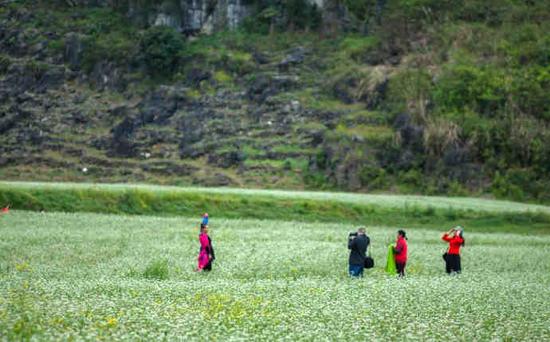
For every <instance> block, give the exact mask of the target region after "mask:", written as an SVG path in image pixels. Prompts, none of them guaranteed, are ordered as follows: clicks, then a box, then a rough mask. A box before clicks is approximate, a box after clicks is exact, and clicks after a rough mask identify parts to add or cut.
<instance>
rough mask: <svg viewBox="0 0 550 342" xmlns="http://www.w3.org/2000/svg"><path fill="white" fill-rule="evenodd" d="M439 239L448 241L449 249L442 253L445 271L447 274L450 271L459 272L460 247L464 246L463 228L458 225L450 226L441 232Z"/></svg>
mask: <svg viewBox="0 0 550 342" xmlns="http://www.w3.org/2000/svg"><path fill="white" fill-rule="evenodd" d="M441 239H442V240H444V241H447V242H448V243H449V249H448V250H447V253H445V254H444V259H445V271H447V273H448V274H451V273H452V272H456V273H460V272H461V271H462V267H461V265H460V247H462V246H464V229H463V228H462V227H460V226H456V227H454V228H451V229H450V230H449V231H448V232H446V233H444V234H443V236H442V237H441Z"/></svg>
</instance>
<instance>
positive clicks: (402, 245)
mask: <svg viewBox="0 0 550 342" xmlns="http://www.w3.org/2000/svg"><path fill="white" fill-rule="evenodd" d="M393 252H394V254H393V255H394V258H395V267H396V268H397V274H398V275H399V277H404V276H405V265H406V264H407V234H406V233H405V231H404V230H399V231H397V241H396V242H395V247H394V248H393Z"/></svg>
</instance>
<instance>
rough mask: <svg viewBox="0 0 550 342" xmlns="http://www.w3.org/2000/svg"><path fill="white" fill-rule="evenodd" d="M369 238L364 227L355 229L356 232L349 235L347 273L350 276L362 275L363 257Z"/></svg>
mask: <svg viewBox="0 0 550 342" xmlns="http://www.w3.org/2000/svg"><path fill="white" fill-rule="evenodd" d="M369 243H370V239H369V237H368V236H367V235H366V234H365V228H359V229H357V233H352V234H350V235H349V239H348V249H349V250H350V253H349V275H350V276H352V277H362V276H363V268H364V267H365V257H366V254H367V247H368V246H369Z"/></svg>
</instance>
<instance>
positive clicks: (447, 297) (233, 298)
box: [0, 211, 550, 341]
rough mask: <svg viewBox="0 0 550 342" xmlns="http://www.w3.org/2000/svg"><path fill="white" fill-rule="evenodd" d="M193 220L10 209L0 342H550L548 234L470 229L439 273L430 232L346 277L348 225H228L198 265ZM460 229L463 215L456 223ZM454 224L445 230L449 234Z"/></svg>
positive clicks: (0, 258) (0, 222)
mask: <svg viewBox="0 0 550 342" xmlns="http://www.w3.org/2000/svg"><path fill="white" fill-rule="evenodd" d="M198 223H199V218H193V219H187V218H159V217H133V216H114V215H100V214H62V213H32V212H23V211H13V212H11V213H10V214H9V215H4V216H2V217H0V293H2V296H0V339H2V340H19V339H37V340H66V339H72V338H74V339H77V340H96V339H105V340H158V339H168V340H174V339H184V340H223V341H226V340H243V339H244V340H249V339H251V340H310V341H313V340H360V341H365V340H464V341H471V340H529V341H541V340H550V325H549V322H550V309H549V308H550V236H549V235H529V234H504V233H503V234H496V233H490V234H489V233H471V232H468V228H467V227H466V235H465V236H466V239H467V240H466V241H467V245H466V247H465V248H464V250H463V268H464V271H463V274H461V275H460V276H452V277H450V276H447V275H446V274H444V265H443V260H442V258H441V254H442V253H443V252H444V250H445V244H444V243H443V242H442V241H440V234H439V233H438V232H436V231H434V230H433V229H431V230H424V229H421V228H415V229H412V228H411V229H407V233H408V236H409V251H410V257H409V260H410V262H409V265H408V266H407V272H408V275H407V277H406V278H405V279H402V280H399V279H396V278H395V277H393V276H388V275H386V274H384V272H383V265H384V263H385V254H386V253H385V252H386V249H387V245H388V244H389V243H390V242H392V241H393V240H394V237H395V232H396V230H397V228H395V227H368V228H367V232H368V234H369V236H370V237H371V241H372V255H373V257H374V259H375V262H376V266H375V268H374V269H372V270H368V271H367V272H366V274H365V277H364V278H363V279H357V280H354V279H349V278H348V277H347V274H346V271H347V256H348V251H347V248H346V238H347V235H348V232H349V231H351V230H353V229H354V228H355V227H352V226H349V225H345V224H322V223H296V222H284V221H261V220H223V219H217V218H216V216H215V213H211V225H210V226H211V236H212V238H213V242H214V246H215V248H216V257H217V260H216V262H215V264H214V270H213V271H212V272H211V273H210V274H202V273H195V272H193V269H194V267H195V265H196V256H197V252H198V241H197V234H198V231H197V224H198ZM457 223H459V222H457ZM447 228H448V227H441V230H445V229H447Z"/></svg>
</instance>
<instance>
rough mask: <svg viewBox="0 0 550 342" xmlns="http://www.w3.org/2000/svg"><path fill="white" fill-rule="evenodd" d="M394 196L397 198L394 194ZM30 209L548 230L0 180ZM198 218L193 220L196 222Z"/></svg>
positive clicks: (520, 218) (459, 214) (472, 217)
mask: <svg viewBox="0 0 550 342" xmlns="http://www.w3.org/2000/svg"><path fill="white" fill-rule="evenodd" d="M396 197H398V196H396ZM6 203H10V204H11V205H12V208H14V209H20V210H32V211H48V212H55V211H62V212H93V213H110V214H129V215H156V216H197V217H199V216H200V215H201V214H202V213H203V212H205V211H206V212H209V213H210V214H211V216H212V217H224V218H257V219H269V220H284V221H322V222H349V223H353V224H357V225H359V224H361V225H384V226H395V227H426V228H434V229H446V228H448V227H449V226H452V225H456V224H460V225H464V226H467V227H468V228H469V229H472V230H476V231H485V232H487V231H505V232H515V233H550V215H549V214H547V213H546V212H541V211H538V212H531V211H522V212H496V211H475V210H472V209H458V208H456V207H448V208H438V207H433V206H418V205H404V206H401V207H396V206H387V205H376V204H373V203H370V202H369V203H366V204H360V203H357V202H356V203H347V202H342V201H336V200H327V199H305V198H303V197H298V198H290V197H274V196H267V195H261V194H260V195H251V194H250V192H243V194H239V193H238V192H236V191H232V192H229V193H222V192H214V193H209V192H199V191H197V192H191V191H176V190H174V191H154V190H147V189H146V188H143V189H139V188H124V187H118V188H101V187H95V186H89V187H66V188H64V187H48V186H46V185H44V186H40V185H36V184H35V186H32V187H31V186H22V185H16V184H5V183H4V184H0V205H1V204H6ZM197 222H198V221H197Z"/></svg>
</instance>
